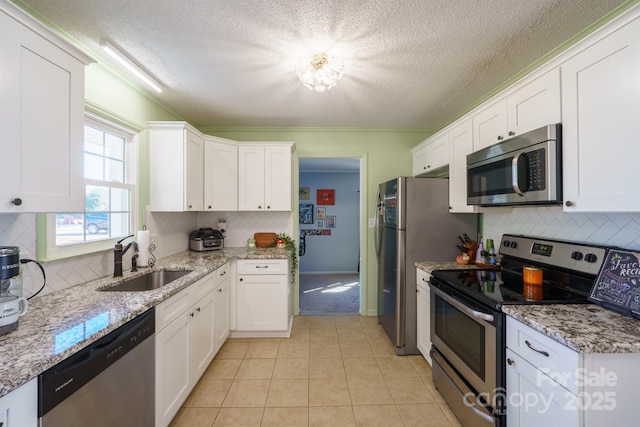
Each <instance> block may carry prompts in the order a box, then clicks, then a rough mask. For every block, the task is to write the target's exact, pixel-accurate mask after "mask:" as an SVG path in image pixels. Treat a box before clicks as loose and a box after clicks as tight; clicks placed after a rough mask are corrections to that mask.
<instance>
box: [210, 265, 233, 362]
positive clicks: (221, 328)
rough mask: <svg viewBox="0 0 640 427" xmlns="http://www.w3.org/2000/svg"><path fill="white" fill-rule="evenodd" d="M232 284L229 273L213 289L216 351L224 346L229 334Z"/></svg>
mask: <svg viewBox="0 0 640 427" xmlns="http://www.w3.org/2000/svg"><path fill="white" fill-rule="evenodd" d="M230 284H231V278H230V276H229V275H227V276H226V278H224V279H223V280H222V281H221V282H220V284H219V285H218V287H217V288H216V289H215V290H214V291H213V293H214V296H215V321H214V334H215V340H216V352H217V351H218V350H219V349H220V348H221V347H222V345H223V344H224V342H225V341H226V340H227V337H228V336H229V329H230V317H229V316H230V314H229V309H230V307H231V297H230V295H231V294H230V288H229V285H230Z"/></svg>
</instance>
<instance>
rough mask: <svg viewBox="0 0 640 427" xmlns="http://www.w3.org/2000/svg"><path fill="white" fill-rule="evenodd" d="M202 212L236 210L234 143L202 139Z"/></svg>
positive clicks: (236, 174) (236, 162) (235, 158)
mask: <svg viewBox="0 0 640 427" xmlns="http://www.w3.org/2000/svg"><path fill="white" fill-rule="evenodd" d="M204 210H205V211H237V210H238V146H237V144H236V143H235V142H234V141H230V140H227V139H223V138H217V137H214V136H205V138H204Z"/></svg>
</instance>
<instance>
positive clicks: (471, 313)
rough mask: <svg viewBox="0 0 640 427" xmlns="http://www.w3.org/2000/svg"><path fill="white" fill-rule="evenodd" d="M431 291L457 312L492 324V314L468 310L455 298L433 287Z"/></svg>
mask: <svg viewBox="0 0 640 427" xmlns="http://www.w3.org/2000/svg"><path fill="white" fill-rule="evenodd" d="M431 289H433V290H434V291H435V292H436V293H437V294H438V296H439V297H440V298H442V299H443V300H445V301H446V302H448V303H449V304H451V305H452V306H454V307H455V308H457V309H458V310H460V311H462V312H463V313H465V314H467V315H468V316H469V317H473V318H475V319H481V320H484V321H486V322H489V323H493V322H494V321H495V317H494V316H493V315H492V314H488V313H483V312H482V311H478V310H474V309H472V308H469V307H467V306H466V305H464V304H462V303H461V302H459V301H458V300H456V299H455V298H452V297H450V296H449V295H447V294H445V293H444V292H442V291H440V290H439V289H437V288H434V287H433V286H432V287H431Z"/></svg>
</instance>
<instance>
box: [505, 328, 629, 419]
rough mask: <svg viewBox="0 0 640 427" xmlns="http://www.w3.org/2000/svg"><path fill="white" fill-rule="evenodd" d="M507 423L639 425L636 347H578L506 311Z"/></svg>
mask: <svg viewBox="0 0 640 427" xmlns="http://www.w3.org/2000/svg"><path fill="white" fill-rule="evenodd" d="M506 360H507V365H506V375H507V384H506V389H507V390H506V392H507V393H506V397H507V425H508V426H509V427H525V426H527V427H528V426H531V427H538V426H552V425H553V426H556V425H557V426H563V427H571V426H577V427H596V426H605V425H607V426H631V425H637V418H638V410H637V406H638V405H637V399H636V398H634V396H636V395H637V384H638V383H639V382H640V373H638V369H637V366H638V363H639V362H640V355H638V354H634V353H606V354H598V353H578V352H576V351H574V350H572V349H570V348H569V347H566V346H564V345H563V344H560V343H559V342H557V341H555V340H553V339H551V338H549V337H548V336H546V335H544V334H542V333H540V332H538V331H536V330H534V329H532V328H530V327H529V326H527V325H525V324H523V323H521V322H519V321H517V320H515V319H513V318H511V317H507V351H506Z"/></svg>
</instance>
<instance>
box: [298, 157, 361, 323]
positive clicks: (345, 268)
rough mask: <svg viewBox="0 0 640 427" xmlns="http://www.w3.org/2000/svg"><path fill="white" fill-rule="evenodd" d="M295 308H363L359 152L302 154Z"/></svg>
mask: <svg viewBox="0 0 640 427" xmlns="http://www.w3.org/2000/svg"><path fill="white" fill-rule="evenodd" d="M298 173H299V175H298V182H299V187H300V194H299V225H298V227H299V236H300V251H299V252H300V257H299V273H300V275H299V295H298V298H299V313H300V315H357V314H359V313H361V308H362V304H361V295H362V286H361V283H362V280H361V271H362V268H361V265H360V263H361V253H360V245H361V243H360V242H361V236H360V233H361V231H360V230H361V227H360V218H361V212H360V209H361V197H360V191H361V189H360V185H361V176H360V175H361V166H360V159H359V158H300V159H299V172H298Z"/></svg>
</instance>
